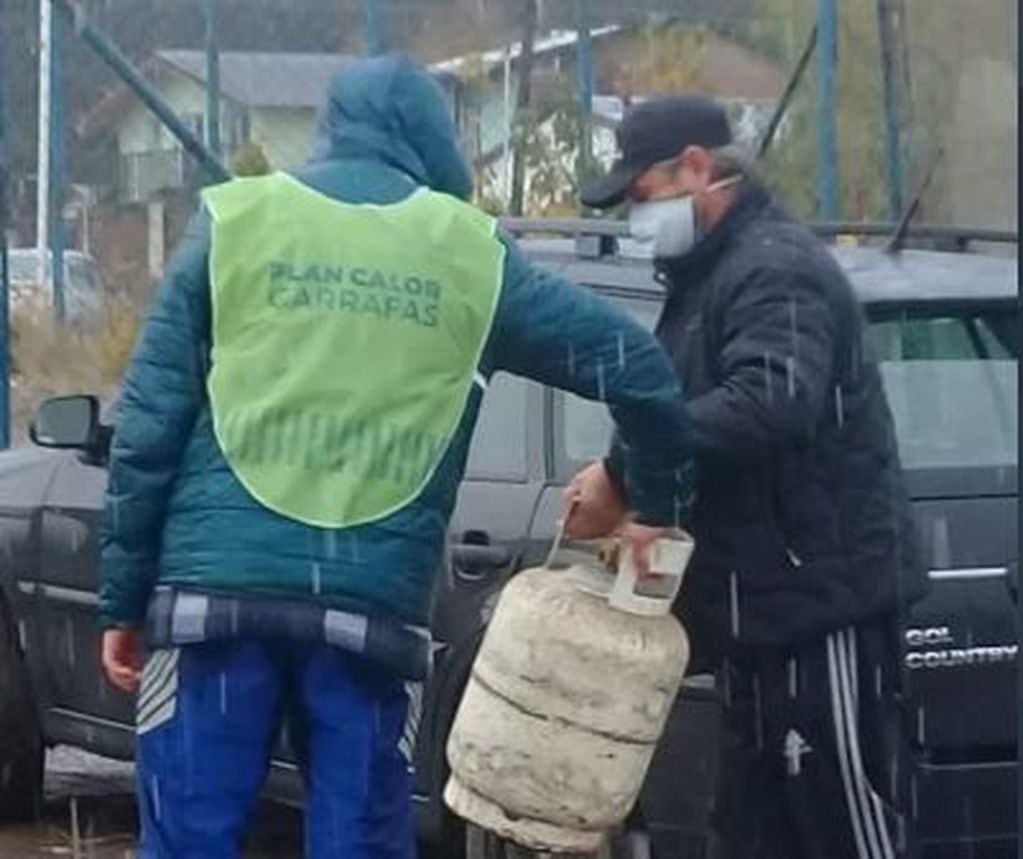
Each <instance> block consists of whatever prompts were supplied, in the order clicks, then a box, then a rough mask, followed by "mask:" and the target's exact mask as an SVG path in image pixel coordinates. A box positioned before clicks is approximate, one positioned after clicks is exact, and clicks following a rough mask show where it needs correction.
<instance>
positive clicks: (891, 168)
mask: <svg viewBox="0 0 1023 859" xmlns="http://www.w3.org/2000/svg"><path fill="white" fill-rule="evenodd" d="M893 14H894V10H893V9H892V4H891V2H890V0H877V22H878V28H879V30H880V36H881V40H880V41H881V74H882V78H883V84H884V119H885V148H886V150H887V159H886V160H887V167H888V202H889V206H890V208H891V213H892V220H896V221H897V220H898V219H899V218H901V217H902V188H903V170H902V140H901V135H900V129H899V84H898V76H897V74H896V71H897V67H896V59H895V27H894V20H893Z"/></svg>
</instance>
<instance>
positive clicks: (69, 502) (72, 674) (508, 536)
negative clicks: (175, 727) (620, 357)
mask: <svg viewBox="0 0 1023 859" xmlns="http://www.w3.org/2000/svg"><path fill="white" fill-rule="evenodd" d="M523 248H524V250H525V251H526V253H527V254H528V255H529V256H530V257H531V258H532V259H533V260H534V261H535V262H537V263H538V264H540V265H543V266H546V267H548V268H551V269H553V270H555V271H558V272H560V273H562V274H565V275H566V276H568V277H570V278H571V279H573V280H575V281H577V282H580V283H584V284H586V285H588V286H591V287H593V288H595V289H596V290H598V291H599V292H601V293H602V294H604V295H605V296H606V297H608V298H610V299H611V300H613V301H616V302H619V303H620V305H621V306H622V307H625V308H626V309H628V310H630V311H631V312H633V313H634V314H636V315H637V318H639V319H640V321H641V322H642V323H643V324H645V325H647V327H650V326H652V325H653V322H654V320H655V318H656V315H657V313H658V310H659V306H660V301H661V299H662V297H663V289H662V287H661V286H659V285H658V284H657V283H656V282H655V281H654V279H653V276H652V271H651V268H650V266H649V263H648V261H644V260H641V259H637V258H633V257H628V256H614V257H605V258H597V259H581V258H579V257H577V256H576V255H575V254H574V251H573V246H572V244H571V243H570V242H565V241H560V240H554V241H527V242H524V243H523ZM834 253H835V255H836V257H837V258H838V259H839V261H840V263H841V264H842V266H843V268H844V269H845V271H846V272H847V273H848V274H849V275H850V277H851V278H852V280H853V283H854V286H855V288H856V291H857V293H858V294H859V295H860V297H861V299H862V300H863V301H864V304H865V307H866V311H867V314H868V316H870V315H872V314H873V316H874V317H876V318H880V317H881V316H884V315H885V314H889V315H890V314H891V313H893V312H895V313H900V312H902V310H905V311H906V312H910V311H912V310H913V309H914V308H915V309H921V308H923V309H930V310H932V311H933V310H935V309H936V308H945V309H956V308H964V307H965V308H978V307H987V308H990V307H995V308H1000V309H1002V310H1003V311H1006V310H1011V311H1012V312H1016V294H1015V279H1016V264H1015V261H1013V260H1006V259H1002V258H987V257H979V256H974V255H965V254H947V253H942V254H937V253H928V252H917V251H905V252H903V253H902V254H901V255H898V256H895V257H893V256H891V255H888V254H885V253H883V252H882V251H879V250H876V249H867V248H836V249H835V250H834ZM566 402H567V401H566V398H565V397H564V396H563V395H562V394H560V393H556V392H552V391H549V390H545V389H543V388H541V387H540V386H538V385H535V384H533V383H527V382H525V381H523V380H517V379H512V378H511V377H507V376H502V375H501V374H499V375H498V376H496V377H495V378H494V379H493V380H492V381H491V387H490V391H489V392H488V394H487V396H486V397H485V399H484V406H483V408H482V410H481V415H480V421H479V423H478V426H477V433H476V437H475V438H474V444H473V449H472V451H471V452H470V456H469V463H468V470H467V478H466V480H465V482H464V483H463V485H462V487H461V489H460V492H459V498H458V504H457V506H456V509H455V511H454V515H453V517H452V521H451V528H450V539H449V552H448V553H447V557H446V558H445V563H444V564H443V565H442V569H441V570H440V571H439V573H438V576H437V584H436V590H435V595H434V602H433V611H432V618H431V625H432V628H433V633H434V638H435V642H436V644H435V647H436V652H435V670H434V673H433V676H432V677H431V680H430V682H429V683H428V684H427V686H426V688H425V690H424V693H423V707H422V720H421V722H420V724H419V734H418V737H419V739H418V743H417V747H416V749H415V752H414V759H413V764H414V770H415V772H414V791H415V800H416V811H417V819H418V823H419V829H420V834H421V835H422V836H423V837H424V838H425V839H426V840H433V841H437V840H438V839H444V838H447V837H450V835H451V831H452V830H451V820H450V817H449V815H447V813H446V811H445V809H444V807H443V804H442V801H441V798H440V795H441V792H442V789H443V784H444V781H445V779H446V773H447V768H446V761H445V754H444V747H445V743H446V738H447V733H448V730H449V728H450V724H451V720H452V718H453V716H454V711H455V708H456V707H457V704H458V701H459V700H460V697H461V691H462V689H463V687H464V684H465V681H466V678H467V676H468V672H469V669H470V667H471V664H472V659H473V657H474V655H475V652H476V649H477V648H478V646H479V642H480V640H481V637H482V633H483V630H484V629H485V626H486V623H487V621H488V619H489V616H490V612H491V611H492V609H493V606H494V603H495V601H496V598H497V596H498V594H499V592H500V589H501V587H502V586H503V584H504V583H505V582H506V581H507V580H508V578H509V577H510V576H512V575H514V573H515V572H516V571H517V570H520V569H523V568H525V567H529V566H532V565H535V564H538V563H541V562H542V560H543V558H544V557H545V555H546V553H547V551H548V549H549V547H550V544H551V541H552V539H553V538H554V535H555V531H556V527H557V519H558V517H559V515H560V510H561V494H562V491H563V487H564V485H565V484H566V483H567V481H568V479H570V477H571V475H572V474H573V473H574V471H575V469H577V468H578V467H579V466H580V465H581V464H583V463H582V461H579V460H577V459H573V458H572V455H571V451H569V449H568V447H569V445H568V441H567V439H566V437H565V432H566V431H565V425H566ZM112 415H113V410H112V409H107V410H106V412H105V416H106V419H110V418H111V417H112ZM105 484H106V471H105V469H104V468H103V467H100V466H98V465H95V464H89V463H87V462H86V461H85V460H84V459H83V458H82V457H81V456H79V455H78V454H76V453H73V452H60V451H42V450H36V449H31V448H26V449H20V450H16V451H12V452H8V453H4V454H0V588H2V593H3V594H4V596H5V598H6V599H7V600H8V602H9V603H10V604H11V606H12V607H13V609H14V612H15V615H16V617H17V619H18V624H19V632H20V635H21V639H22V643H23V648H24V650H25V652H26V655H27V657H28V660H29V665H30V668H31V673H32V678H33V682H34V684H35V689H36V692H37V697H38V703H39V707H40V711H41V715H42V718H43V724H44V730H45V733H46V738H47V741H48V742H51V743H56V742H63V743H72V744H75V745H81V746H84V747H86V748H89V749H91V750H93V751H97V752H99V753H102V754H108V755H113V756H117V757H130V756H131V754H132V752H133V736H132V730H131V721H132V716H133V713H132V709H133V707H132V702H131V700H130V699H129V698H128V697H127V696H124V695H121V694H120V693H117V692H115V691H114V690H113V689H112V688H111V687H109V686H108V685H107V684H106V683H105V681H103V680H102V679H101V677H100V672H99V664H98V659H97V654H98V648H99V630H98V626H97V623H96V620H97V600H96V590H97V588H98V583H99V580H98V576H99V546H98V526H99V516H100V512H101V507H102V503H103V490H104V487H105ZM907 486H908V488H909V491H910V494H911V496H912V498H913V504H914V510H915V513H916V517H917V525H918V527H919V529H920V535H921V540H922V546H923V547H924V551H925V553H926V562H927V564H928V568H929V569H930V570H932V571H934V573H936V574H937V576H936V577H935V581H934V588H933V589H932V592H931V594H930V595H929V596H928V597H927V598H926V599H925V600H923V601H921V602H920V603H918V604H917V605H916V606H915V607H914V608H913V610H912V612H911V614H910V615H909V616H908V617H907V618H906V623H905V627H904V635H908V633H909V632H910V631H918V632H914V633H913V638H912V640H910V639H909V638H907V639H906V641H905V642H904V644H905V649H904V654H903V658H904V659H906V660H909V662H907V682H908V696H909V697H908V705H909V712H910V714H911V718H912V720H913V723H914V725H915V727H916V728H917V729H918V737H917V739H918V740H919V744H920V750H919V761H918V769H917V773H916V788H915V790H916V800H915V801H916V803H917V807H918V810H919V811H920V813H921V815H923V816H925V817H927V820H926V826H924V827H922V830H923V834H924V836H925V838H926V839H927V841H928V843H929V844H930V845H931V846H932V847H933V850H934V851H937V852H932V853H929V854H928V855H933V856H939V855H942V853H941V851H942V850H945V849H946V848H948V845H950V844H951V845H956V844H959V845H961V844H962V843H966V842H964V839H967V841H968V839H969V838H974V840H975V842H976V844H978V845H982V844H988V843H990V844H993V845H995V848H993V849H1001V848H1000V847H999V846H998V845H1000V844H1002V843H1003V842H1004V841H1005V839H1006V838H1008V839H1014V837H1015V820H1014V818H1013V817H1012V814H1011V810H1012V809H1014V807H1015V799H1014V797H1015V795H1016V792H1015V791H1016V787H1015V779H1016V773H1017V768H1016V764H1015V748H1016V746H1015V724H1016V723H1015V719H1016V697H1017V696H1016V695H1015V694H1012V692H1011V691H1010V690H1014V689H1015V685H1014V677H1015V670H1016V664H1017V663H1016V652H1015V651H1011V652H1010V650H1003V651H999V653H1001V654H1002V657H1003V658H1000V659H995V658H991V657H984V660H986V661H984V662H983V664H972V665H970V666H963V665H935V666H933V667H930V668H927V667H911V665H912V664H914V663H915V662H919V661H920V660H921V659H923V660H924V662H926V660H927V659H930V660H931V662H934V661H935V659H936V657H927V656H921V654H926V653H928V652H931V651H948V650H957V651H958V650H964V649H965V650H968V649H969V648H971V647H993V648H998V647H1002V648H1013V647H1016V646H1017V644H1018V622H1017V620H1016V611H1017V608H1016V606H1017V600H1018V554H1017V541H1018V518H1019V517H1018V507H1017V502H1018V468H1017V465H1016V463H1015V461H1012V462H1003V463H996V464H994V465H991V466H990V467H964V468H940V469H930V470H928V469H910V470H908V471H907ZM480 557H484V559H487V558H489V559H490V560H489V561H487V562H486V563H483V564H482V565H480V564H479V563H478V560H479V558H480ZM978 570H980V571H987V574H988V575H987V577H986V578H985V577H983V576H978V575H977V571H978ZM995 570H1004V571H1005V572H1004V574H999V575H995V574H994V573H993V572H992V571H995ZM971 571H972V573H973V575H972V577H971V575H968V574H969V573H971ZM956 574H960V575H958V577H957V575H956ZM934 630H938V631H937V632H934ZM914 654H916V655H914ZM956 658H957V659H960V658H962V657H956ZM979 659H980V657H975V661H977V660H979ZM939 661H940V660H939ZM1010 684H1012V685H1010ZM718 706H719V704H718V701H717V697H716V694H715V692H714V690H713V684H712V682H710V681H709V679H708V678H693V679H690V680H689V681H687V685H686V687H685V689H684V691H683V693H682V695H681V696H680V699H679V703H678V706H677V707H676V708H675V709H674V710H673V712H672V714H671V718H670V720H669V723H668V727H667V729H666V732H665V735H664V738H663V740H662V742H661V744H660V746H659V748H658V751H657V754H656V756H655V759H654V763H653V765H652V768H651V771H650V774H649V777H648V779H647V782H646V785H645V787H644V791H643V796H642V799H641V811H642V813H643V816H644V817H645V820H646V823H647V825H648V826H649V827H650V829H651V832H652V834H653V837H654V841H655V847H657V848H659V849H660V850H663V851H665V852H662V853H661V854H660V855H670V856H702V855H704V854H703V852H702V851H703V850H704V848H705V841H706V837H707V833H706V825H707V818H708V815H709V811H710V803H711V795H712V792H711V787H712V785H713V782H714V779H715V773H716V755H715V744H714V735H715V733H716V731H717V713H718ZM921 713H922V714H923V715H922V717H921V716H920V715H919V714H921ZM964 725H965V726H966V728H967V732H966V733H964V730H963V726H964ZM680 779H684V780H682V781H680ZM268 789H269V790H270V791H271V792H272V794H273V795H274V796H277V797H278V798H282V799H284V800H286V801H292V802H297V801H299V799H300V796H301V785H300V780H299V779H298V777H297V768H296V766H295V763H294V760H293V758H292V756H290V754H288V753H287V750H286V749H285V747H284V746H283V743H282V744H281V745H279V747H278V754H277V755H276V759H275V760H274V763H273V766H272V769H271V777H270V780H269V782H268ZM967 789H968V790H971V791H972V790H976V791H979V793H973V794H964V793H963V791H965V790H967ZM988 793H991V796H990V801H989V802H986V804H984V803H983V802H982V801H981V798H982V797H987V796H988ZM995 794H997V795H995ZM963 796H967V797H968V798H969V801H968V802H966V803H965V804H963V803H962V802H960V804H959V805H956V806H955V808H954V811H949V812H947V813H946V814H944V815H942V814H941V813H940V811H939V809H941V808H942V807H944V806H946V805H948V804H949V803H951V802H952V798H958V799H962V797H963ZM981 806H983V807H981ZM948 807H950V808H951V806H948ZM931 809H934V810H935V811H934V812H933V813H932V811H931ZM1005 809H1009V811H1005ZM967 818H968V819H967ZM971 833H972V834H971ZM1012 843H1015V842H1014V840H1013V841H1012ZM948 849H951V848H948ZM946 855H958V854H954V853H952V854H946Z"/></svg>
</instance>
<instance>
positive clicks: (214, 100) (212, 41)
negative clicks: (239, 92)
mask: <svg viewBox="0 0 1023 859" xmlns="http://www.w3.org/2000/svg"><path fill="white" fill-rule="evenodd" d="M203 13H204V15H205V16H206V146H207V148H208V149H209V150H210V152H212V153H213V154H214V155H216V156H217V157H218V158H219V157H220V154H221V150H220V51H219V49H218V48H217V0H204V2H203Z"/></svg>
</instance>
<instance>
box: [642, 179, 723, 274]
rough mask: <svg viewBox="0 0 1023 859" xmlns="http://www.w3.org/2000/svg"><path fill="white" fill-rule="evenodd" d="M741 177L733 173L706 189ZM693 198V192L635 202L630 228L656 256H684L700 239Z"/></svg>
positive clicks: (715, 188) (716, 187)
mask: <svg viewBox="0 0 1023 859" xmlns="http://www.w3.org/2000/svg"><path fill="white" fill-rule="evenodd" d="M741 178H742V177H740V176H729V177H728V178H727V179H722V180H720V181H718V182H714V183H713V184H711V185H708V186H707V188H706V191H705V192H704V193H707V192H709V191H716V190H718V189H719V188H727V187H729V186H730V185H734V184H736V183H737V182H739V181H740V180H741ZM693 200H694V198H693V196H692V195H689V196H687V197H669V198H667V199H664V200H648V201H646V202H645V203H633V204H632V206H631V207H630V208H629V232H630V233H631V234H632V237H633V238H634V239H635V240H636V241H637V242H639V243H640V244H643V245H647V246H649V247H650V249H651V250H652V251H653V255H654V256H655V257H679V256H683V255H684V254H686V253H688V252H689V251H690V250H692V249H693V246H694V245H695V244H696V242H697V240H698V239H699V230H698V228H697V224H696V207H695V206H694V203H693Z"/></svg>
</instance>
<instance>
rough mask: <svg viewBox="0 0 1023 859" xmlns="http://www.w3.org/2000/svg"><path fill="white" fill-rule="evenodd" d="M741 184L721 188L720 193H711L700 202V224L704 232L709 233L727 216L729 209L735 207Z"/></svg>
mask: <svg viewBox="0 0 1023 859" xmlns="http://www.w3.org/2000/svg"><path fill="white" fill-rule="evenodd" d="M741 184H742V183H741V182H740V183H739V184H738V185H732V186H731V187H729V188H722V189H721V190H720V191H711V193H709V194H707V195H706V197H704V199H703V200H701V201H700V202H701V204H702V205H701V206H700V223H701V224H702V226H703V229H704V231H705V232H708V233H709V232H710V231H711V230H713V229H714V227H716V226H717V225H718V223H719V222H720V221H721V219H722V218H723V217H724V216H725V215H727V214H728V211H729V209H731V208H732V206H733V205H735V201H736V199H737V197H738V194H739V188H740V187H741Z"/></svg>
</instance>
